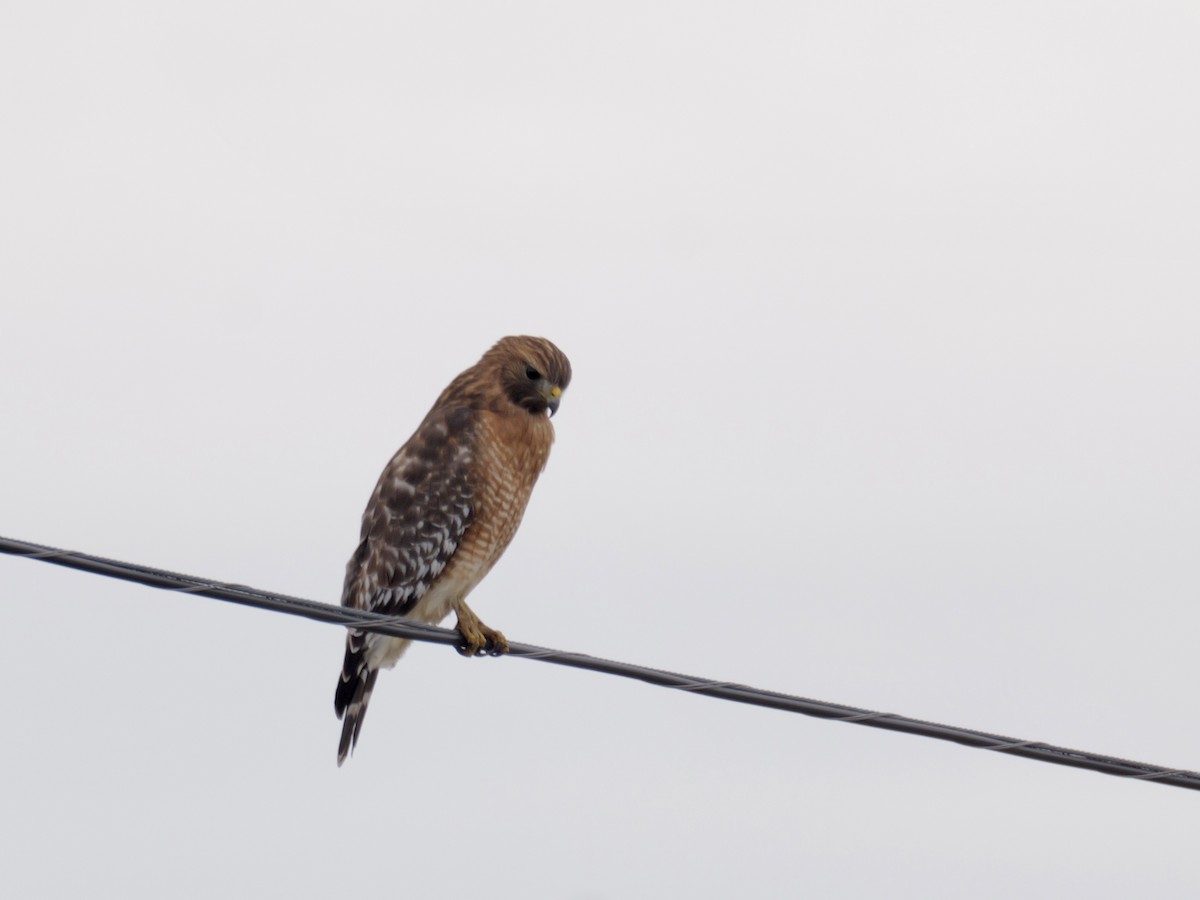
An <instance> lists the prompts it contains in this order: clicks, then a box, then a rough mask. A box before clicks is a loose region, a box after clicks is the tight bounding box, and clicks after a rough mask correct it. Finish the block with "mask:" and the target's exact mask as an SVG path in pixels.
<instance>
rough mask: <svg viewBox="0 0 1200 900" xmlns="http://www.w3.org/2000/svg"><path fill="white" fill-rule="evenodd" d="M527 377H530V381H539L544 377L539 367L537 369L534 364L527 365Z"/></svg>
mask: <svg viewBox="0 0 1200 900" xmlns="http://www.w3.org/2000/svg"><path fill="white" fill-rule="evenodd" d="M525 377H526V378H528V379H529V380H530V381H538V380H539V379H540V378H541V377H542V373H541V372H539V371H538V370H537V369H535V368H534V367H533V366H526V367H525Z"/></svg>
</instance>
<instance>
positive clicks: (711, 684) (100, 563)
mask: <svg viewBox="0 0 1200 900" xmlns="http://www.w3.org/2000/svg"><path fill="white" fill-rule="evenodd" d="M0 552H3V553H7V554H10V555H12V556H20V557H24V558H26V559H36V560H40V561H42V562H48V563H53V564H54V565H58V566H65V567H67V568H69V569H77V570H79V571H82V572H90V573H92V574H95V575H106V576H108V577H110V578H119V579H121V580H124V581H132V582H135V583H137V584H144V585H147V586H148V587H156V588H161V589H163V590H168V591H176V592H179V593H184V594H196V595H198V596H201V597H211V598H212V599H214V600H226V601H228V602H230V603H239V604H242V605H244V606H253V607H256V608H258V609H266V610H271V611H272V612H281V613H287V614H288V615H293V616H303V617H304V618H306V619H314V620H316V621H318V622H327V623H329V624H331V625H341V626H344V627H346V628H355V629H357V630H360V631H373V632H377V633H379V634H386V635H390V636H392V637H401V638H410V639H412V640H415V641H427V642H429V643H434V644H449V645H451V646H458V645H459V643H460V642H461V640H462V639H461V637H460V635H459V633H458V632H457V631H452V630H450V629H447V628H435V627H433V626H431V625H421V624H419V623H416V622H410V621H408V620H405V619H402V618H398V617H395V616H391V617H389V616H383V615H379V614H378V613H372V612H365V611H363V610H356V609H347V608H346V607H342V606H332V605H330V604H327V603H317V602H315V601H312V600H305V599H303V598H301V597H290V596H288V595H286V594H276V593H273V592H271V591H262V590H258V589H256V588H252V587H247V586H245V585H241V584H226V583H224V582H219V581H210V580H208V579H204V578H194V577H192V576H190V575H181V574H179V573H177V572H167V571H164V570H162V569H154V568H151V567H149V566H141V565H136V564H133V563H125V562H118V561H116V560H111V559H103V558H101V557H98V556H91V555H89V554H86V553H76V552H74V551H70V550H59V549H56V548H54V547H45V546H42V545H40V544H31V543H27V542H25V541H18V540H13V539H11V538H4V537H0ZM508 655H509V656H516V657H519V658H523V659H533V660H538V661H541V662H549V663H555V664H556V665H560V666H571V667H572V668H576V669H589V670H591V671H593V672H603V673H604V674H606V675H618V676H620V677H622V678H634V679H637V680H638V681H644V682H647V683H648V684H655V685H658V686H660V687H669V688H675V689H676V690H681V691H687V692H688V693H693V694H703V695H704V696H706V697H716V698H717V699H719V700H731V701H733V702H735V703H748V704H752V705H754V706H765V707H768V708H770V709H779V710H783V711H785V712H794V713H801V714H803V715H806V716H814V717H816V718H818V719H831V720H833V721H837V722H850V723H852V724H855V725H865V726H867V727H868V728H883V729H887V730H888V731H902V732H904V733H906V734H915V735H919V736H921V737H928V738H935V739H936V740H940V741H953V742H954V743H956V744H962V745H964V746H967V747H978V748H980V749H983V750H992V751H994V752H996V753H1007V754H1011V755H1013V756H1023V757H1025V758H1026V759H1033V760H1038V761H1040V762H1047V763H1054V764H1055V765H1060V766H1073V767H1075V768H1079V769H1090V770H1092V771H1094V772H1103V773H1104V774H1106V775H1117V776H1120V777H1124V778H1133V779H1137V780H1139V781H1156V782H1158V783H1159V784H1167V785H1171V786H1173V787H1181V788H1188V789H1190V790H1200V773H1197V772H1194V771H1190V770H1187V769H1169V768H1166V767H1164V766H1156V765H1151V764H1150V763H1142V762H1134V761H1133V760H1128V759H1120V758H1118V757H1114V756H1107V755H1105V754H1102V753H1092V752H1089V751H1086V750H1071V749H1068V748H1066V747H1057V746H1055V745H1053V744H1047V743H1044V742H1042V741H1025V740H1018V739H1015V738H1011V737H1004V736H1003V735H997V734H988V733H987V732H983V731H974V730H972V729H970V728H958V727H955V726H953V725H940V724H938V723H936V722H925V721H922V720H920V719H913V718H910V717H908V716H903V715H899V714H898V713H888V712H875V711H873V710H868V709H858V708H857V707H853V706H844V705H842V704H840V703H827V702H824V701H821V700H810V699H808V698H806V697H797V696H795V695H792V694H783V693H779V692H777V691H767V690H762V689H760V688H754V687H750V686H748V685H744V684H736V683H733V682H728V681H713V680H711V679H707V678H695V677H692V676H690V675H681V674H679V673H676V672H668V671H665V670H663V669H652V668H649V667H647V666H638V665H633V664H630V663H623V662H616V661H613V660H608V659H601V658H599V657H595V656H589V655H587V654H585V653H570V652H567V651H563V650H553V649H550V648H547V647H537V646H534V645H532V644H521V643H514V642H509V654H508Z"/></svg>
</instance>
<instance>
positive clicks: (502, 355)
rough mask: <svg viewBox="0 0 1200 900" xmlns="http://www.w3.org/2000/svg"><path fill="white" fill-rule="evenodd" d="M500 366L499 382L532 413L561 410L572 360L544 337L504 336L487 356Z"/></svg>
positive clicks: (508, 396)
mask: <svg viewBox="0 0 1200 900" xmlns="http://www.w3.org/2000/svg"><path fill="white" fill-rule="evenodd" d="M488 357H491V358H492V360H493V361H494V363H495V364H496V365H497V367H498V368H499V375H500V384H501V386H502V388H503V390H504V396H505V397H506V398H507V399H508V400H509V402H511V403H513V404H515V405H516V406H519V407H520V408H521V409H523V410H525V411H526V412H528V413H529V414H530V415H535V416H544V415H546V414H547V412H549V414H550V415H554V413H555V412H557V411H558V403H559V400H560V399H561V398H562V393H563V391H565V390H566V389H567V385H568V384H570V383H571V361H570V360H568V359H567V357H566V354H564V353H563V352H562V351H561V350H559V349H558V348H557V347H555V346H554V344H552V343H550V341H548V340H546V339H545V338H539V337H525V336H515V337H506V338H501V339H500V340H499V341H498V342H497V343H496V346H494V347H493V348H492V349H491V350H489V351H488V352H487V353H486V354H485V355H484V359H487V358H488Z"/></svg>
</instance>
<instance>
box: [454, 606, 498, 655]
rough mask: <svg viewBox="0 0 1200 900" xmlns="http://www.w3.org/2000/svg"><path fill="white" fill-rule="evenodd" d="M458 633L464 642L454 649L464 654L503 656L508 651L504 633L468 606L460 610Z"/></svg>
mask: <svg viewBox="0 0 1200 900" xmlns="http://www.w3.org/2000/svg"><path fill="white" fill-rule="evenodd" d="M458 633H459V634H461V635H462V639H463V642H462V644H460V645H458V646H456V647H455V648H454V649H455V650H457V651H458V652H459V653H461V654H462V655H463V656H485V655H486V656H501V655H502V654H505V653H507V652H508V640H507V639H506V638H505V637H504V635H503V634H501V633H500V632H499V631H497V630H496V629H494V628H488V627H487V626H486V625H484V624H483V623H482V622H481V621H479V616H477V615H475V613H473V612H471V610H470V608H468V607H466V606H463V607H462V608H461V609H459V610H458Z"/></svg>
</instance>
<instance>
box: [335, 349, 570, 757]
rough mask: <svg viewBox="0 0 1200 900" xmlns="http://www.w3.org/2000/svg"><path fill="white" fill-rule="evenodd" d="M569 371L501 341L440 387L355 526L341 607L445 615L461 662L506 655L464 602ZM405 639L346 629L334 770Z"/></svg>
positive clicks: (538, 448) (495, 554)
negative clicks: (451, 620)
mask: <svg viewBox="0 0 1200 900" xmlns="http://www.w3.org/2000/svg"><path fill="white" fill-rule="evenodd" d="M570 381H571V363H570V361H568V359H567V357H566V356H565V355H563V352H562V351H561V350H559V349H558V348H557V347H556V346H554V344H552V343H550V341H548V340H546V339H545V338H536V337H506V338H502V339H501V340H500V341H498V342H497V343H496V345H495V346H494V347H492V348H491V349H490V350H488V351H487V353H485V354H484V355H483V358H482V359H480V360H479V362H478V363H476V364H475V365H474V366H472V367H471V368H469V369H467V370H466V371H465V372H463V373H462V374H461V375H459V376H458V377H457V378H455V379H454V380H453V381H452V382H450V385H449V387H447V388H446V389H445V390H444V391H442V394H441V396H440V397H438V399H437V402H436V403H434V404H433V409H431V410H430V411H429V413H428V415H426V416H425V419H424V420H423V421H422V422H421V424H420V425H419V426H418V427H417V430H416V432H415V433H414V434H413V436H412V437H410V438H409V439H408V440H407V441H406V442H405V444H404V446H403V447H401V448H400V449H399V450H398V451H396V455H395V456H393V457H392V459H391V462H389V463H388V464H387V466H386V467H384V470H383V474H381V475H380V476H379V483H378V484H376V485H375V491H374V493H372V494H371V499H370V501H369V502H368V503H367V508H366V511H365V512H364V513H363V518H362V531H361V535H360V540H359V543H358V546H357V547H356V548H355V550H354V554H353V555H352V556H351V557H350V562H349V563H348V564H347V565H346V583H345V587H344V588H343V589H342V605H343V606H348V607H351V608H353V609H365V610H370V611H371V612H377V613H383V614H385V615H389V616H403V617H404V618H406V619H412V620H413V621H416V622H424V623H426V624H430V625H434V624H437V623H438V622H440V621H442V619H444V618H445V617H446V615H447V614H448V613H450V612H451V611H453V612H455V613H456V614H457V616H458V624H457V627H458V631H459V633H460V634H461V635H462V639H463V645H462V647H460V648H459V649H460V652H462V653H464V654H465V655H468V656H476V655H480V654H483V653H491V654H493V655H496V654H500V653H505V652H507V651H508V642H507V641H506V640H505V639H504V635H502V634H501V633H500V632H499V631H496V630H494V629H492V628H489V627H488V626H486V625H484V624H483V622H481V621H480V620H479V617H478V616H477V615H475V613H474V612H472V611H471V608H470V607H469V606H467V602H466V600H467V594H469V593H470V592H471V589H472V588H474V587H475V585H477V584H479V582H480V580H481V579H482V578H483V576H485V575H486V574H487V573H488V571H489V570H490V569H491V568H492V566H494V565H495V564H496V561H497V560H498V559H499V558H500V555H501V554H502V553H503V552H504V550H505V548H506V547H507V546H508V543H509V541H511V540H512V537H513V535H514V534H515V533H516V530H517V526H518V525H520V524H521V517H522V515H524V513H525V504H526V503H528V502H529V495H530V492H531V491H532V490H533V485H534V482H536V481H537V478H538V475H539V474H540V473H541V471H542V468H543V467H544V466H545V465H546V460H547V458H548V457H549V455H550V445H551V443H553V441H554V426H553V425H551V424H550V416H553V415H554V413H555V412H556V411H557V410H558V403H559V399H560V398H561V397H562V392H563V391H564V390H566V387H567V384H568V383H569V382H570ZM409 643H410V641H408V640H405V639H402V638H393V637H388V636H386V635H381V634H369V633H367V632H363V631H354V630H351V631H350V632H349V633H348V634H347V636H346V658H345V661H344V662H343V663H342V676H341V679H340V680H339V681H338V686H337V692H336V694H335V695H334V709H335V711H336V712H337V716H338V718H339V719H341V720H342V738H341V742H340V743H339V744H338V765H339V766H340V765H341V764H342V763H343V762H345V761H346V755H347V754H348V753H349V752H350V750H351V749H352V748H353V747H354V746H356V745H357V744H358V735H359V732H360V731H361V730H362V722H363V716H364V715H366V712H367V703H368V702H370V700H371V692H372V691H373V690H374V688H375V679H376V677H377V676H378V675H379V670H380V669H381V668H389V669H390V668H391V667H392V666H394V665H395V664H396V662H397V660H399V659H400V657H401V656H402V655H403V654H404V651H405V650H407V649H408V645H409Z"/></svg>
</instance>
